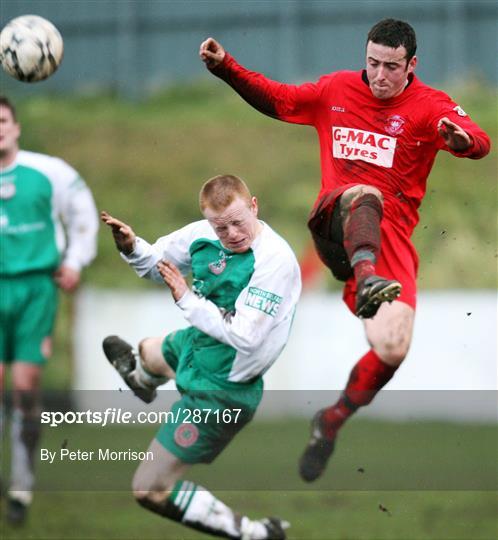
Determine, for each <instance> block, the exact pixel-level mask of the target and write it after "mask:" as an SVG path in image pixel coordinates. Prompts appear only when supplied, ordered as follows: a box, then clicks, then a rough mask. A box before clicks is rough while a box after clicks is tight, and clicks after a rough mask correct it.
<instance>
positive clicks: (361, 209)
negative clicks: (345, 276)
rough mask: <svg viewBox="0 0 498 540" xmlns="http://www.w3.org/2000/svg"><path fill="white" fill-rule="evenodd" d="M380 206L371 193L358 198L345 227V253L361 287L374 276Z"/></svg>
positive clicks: (378, 242)
mask: <svg viewBox="0 0 498 540" xmlns="http://www.w3.org/2000/svg"><path fill="white" fill-rule="evenodd" d="M382 213H383V208H382V203H381V202H380V200H379V199H378V198H377V197H376V196H375V195H373V194H372V193H366V194H364V195H362V196H361V197H358V198H357V199H356V200H355V201H354V202H353V204H352V205H351V208H350V209H349V215H348V218H347V220H346V222H345V225H344V249H345V250H346V253H347V254H348V257H349V262H350V263H351V266H352V267H353V270H354V275H355V278H356V282H357V283H360V282H361V281H363V280H364V279H365V278H367V277H368V276H371V275H373V274H375V262H376V260H377V255H378V254H379V252H380V241H381V238H380V222H381V219H382Z"/></svg>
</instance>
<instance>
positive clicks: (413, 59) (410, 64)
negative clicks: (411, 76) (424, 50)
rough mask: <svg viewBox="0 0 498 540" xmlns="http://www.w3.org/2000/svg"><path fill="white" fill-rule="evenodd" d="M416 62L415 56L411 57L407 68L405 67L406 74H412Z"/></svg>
mask: <svg viewBox="0 0 498 540" xmlns="http://www.w3.org/2000/svg"><path fill="white" fill-rule="evenodd" d="M417 62H418V58H417V57H416V56H413V57H412V58H410V61H409V62H408V66H406V67H407V70H408V73H412V71H414V70H415V68H416V66H417Z"/></svg>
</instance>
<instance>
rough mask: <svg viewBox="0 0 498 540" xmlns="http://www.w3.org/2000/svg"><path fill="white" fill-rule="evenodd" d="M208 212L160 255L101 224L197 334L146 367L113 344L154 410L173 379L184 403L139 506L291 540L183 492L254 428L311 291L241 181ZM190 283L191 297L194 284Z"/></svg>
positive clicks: (230, 531) (131, 382)
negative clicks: (301, 301)
mask: <svg viewBox="0 0 498 540" xmlns="http://www.w3.org/2000/svg"><path fill="white" fill-rule="evenodd" d="M200 205H201V211H202V213H203V214H204V217H205V218H206V219H205V220H203V221H198V222H195V223H191V224H190V225H187V226H186V227H184V228H182V229H180V230H178V231H175V232H173V233H171V234H169V235H167V236H164V237H162V238H159V239H158V240H157V242H156V243H155V244H153V245H150V244H148V243H147V242H146V241H145V240H143V239H141V238H138V237H136V236H135V234H134V232H133V231H132V229H131V228H130V227H129V226H128V225H126V224H124V223H122V222H121V221H119V220H117V219H115V218H113V217H112V216H110V215H109V214H107V213H106V212H103V213H102V219H103V221H104V222H105V223H106V224H107V225H109V226H110V227H111V228H112V231H113V235H114V239H115V242H116V244H117V247H118V249H119V250H120V251H121V254H122V257H123V258H124V259H125V260H126V261H127V262H128V263H129V264H130V265H131V266H132V267H133V268H134V269H135V271H136V272H137V274H138V275H139V276H140V277H147V278H150V279H153V280H155V281H158V282H161V283H163V282H164V283H166V284H167V285H168V287H169V288H170V290H171V292H172V295H173V298H174V299H175V301H176V304H177V306H178V307H179V308H180V309H181V310H182V311H183V313H184V316H185V318H186V319H187V320H188V321H189V322H190V324H191V326H190V327H188V328H186V329H184V330H179V331H177V332H173V333H171V334H169V335H168V336H166V338H164V339H163V338H157V337H155V338H147V339H144V340H143V341H141V342H140V344H139V355H138V357H135V355H134V354H133V352H132V347H131V346H130V345H128V344H127V343H126V342H125V341H123V340H121V339H120V338H118V337H117V336H109V337H108V338H106V339H105V340H104V352H105V354H106V356H107V358H108V359H109V360H110V361H111V363H112V364H113V365H114V367H115V368H116V369H117V370H118V372H119V373H120V374H121V376H122V377H123V378H124V380H125V382H126V383H127V384H128V386H129V387H130V388H132V390H133V391H134V392H135V394H136V395H138V396H139V397H141V398H142V399H143V400H144V401H146V402H150V401H152V399H154V397H155V395H156V390H155V389H156V387H157V386H158V385H160V384H162V383H164V382H165V381H166V380H167V379H168V378H173V377H174V378H175V379H176V385H177V388H178V389H179V391H180V393H181V395H182V397H181V399H180V400H179V401H178V402H177V403H175V404H174V405H173V408H172V411H173V412H174V413H175V417H177V418H178V421H177V422H171V423H166V424H164V425H163V426H162V427H161V428H160V430H159V432H158V433H157V435H156V438H155V439H154V440H153V441H152V443H151V445H150V447H149V450H151V451H152V452H153V454H154V459H153V460H150V461H149V460H146V461H144V462H142V463H141V464H140V466H139V468H138V470H137V472H136V474H135V477H134V480H133V491H134V495H135V497H136V499H137V501H138V502H139V503H140V504H141V505H142V506H144V507H145V508H147V509H149V510H152V511H153V512H156V513H158V514H160V515H162V516H164V517H166V518H169V519H172V520H175V521H178V522H180V523H183V524H184V525H186V526H188V527H191V528H194V529H197V530H201V531H205V532H208V533H210V534H213V535H215V536H222V537H225V538H234V539H247V540H263V539H280V538H285V528H286V526H287V525H288V524H286V523H285V522H283V521H281V520H279V519H277V518H267V519H262V520H251V519H249V518H248V517H246V516H241V515H237V514H235V513H234V512H233V511H232V510H231V509H230V508H229V507H228V506H226V505H225V504H223V503H222V502H221V501H219V500H218V499H216V498H215V497H214V496H213V495H212V494H211V493H210V492H209V491H206V490H205V489H204V488H200V487H199V486H196V485H195V484H194V483H192V482H188V481H184V480H182V478H183V476H184V474H185V472H186V470H187V468H188V466H189V465H190V464H194V463H210V462H212V461H213V460H214V459H215V458H216V456H217V455H218V454H219V453H220V452H221V451H222V450H223V449H224V448H225V447H226V446H227V444H228V443H229V442H230V441H231V439H232V438H233V437H234V436H235V435H236V434H237V433H238V432H239V431H240V430H241V429H242V428H243V427H244V426H245V425H246V424H247V423H248V422H249V421H250V420H251V419H252V417H253V415H254V413H255V411H256V409H257V407H258V405H259V402H260V400H261V397H262V393H263V380H262V375H263V374H264V373H265V371H266V370H267V369H268V368H269V367H270V366H271V365H272V364H273V362H274V361H275V360H276V359H277V357H278V355H279V354H280V352H281V351H282V349H283V348H284V346H285V344H286V342H287V339H288V336H289V332H290V328H291V324H292V319H293V316H294V311H295V306H296V303H297V300H298V298H299V294H300V291H301V277H300V272H299V266H298V263H297V261H296V258H295V256H294V253H293V252H292V250H291V248H290V247H289V245H288V244H287V243H286V242H285V240H283V238H281V237H280V236H279V235H278V234H276V233H275V232H274V231H273V230H272V229H271V228H270V227H269V226H268V225H267V224H266V223H263V222H262V221H259V220H258V219H257V213H258V206H257V201H256V198H255V197H251V195H250V193H249V190H248V189H247V186H246V185H245V184H244V183H243V182H242V180H240V179H239V178H237V177H236V176H232V175H224V176H217V177H215V178H212V179H211V180H209V181H208V182H206V184H204V186H203V188H202V190H201V197H200ZM190 272H191V273H192V276H193V285H192V290H190V289H189V288H188V286H187V284H186V282H185V279H184V277H183V276H184V275H187V274H188V273H190ZM196 410H197V411H199V410H201V411H203V412H202V413H199V412H196ZM223 414H224V415H225V417H224V419H222V417H223ZM194 415H197V416H198V418H197V419H196V418H194Z"/></svg>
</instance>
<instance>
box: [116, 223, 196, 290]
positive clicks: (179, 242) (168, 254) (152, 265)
mask: <svg viewBox="0 0 498 540" xmlns="http://www.w3.org/2000/svg"><path fill="white" fill-rule="evenodd" d="M195 225H196V223H191V224H190V225H187V226H186V227H183V228H182V229H179V230H178V231H175V232H172V233H171V234H168V235H166V236H162V237H161V238H159V239H158V240H156V242H155V243H154V244H152V245H151V244H149V243H148V242H147V241H146V240H144V239H143V238H140V237H137V239H136V244H135V249H134V250H133V252H132V253H131V254H130V255H125V254H124V253H121V257H122V258H123V259H124V260H125V261H126V262H127V263H128V264H129V265H130V266H131V267H132V268H133V269H134V270H135V272H136V273H137V275H138V276H139V277H145V278H147V279H151V280H153V281H156V282H157V283H164V280H163V278H162V276H161V274H160V273H159V272H158V270H157V268H156V265H157V263H158V262H159V261H161V260H166V261H169V262H172V263H173V264H174V265H175V266H176V267H177V268H178V269H179V270H180V272H181V273H182V274H183V275H184V276H186V275H187V274H188V273H189V272H190V268H191V257H190V250H189V248H190V244H191V239H192V231H193V229H194V228H195Z"/></svg>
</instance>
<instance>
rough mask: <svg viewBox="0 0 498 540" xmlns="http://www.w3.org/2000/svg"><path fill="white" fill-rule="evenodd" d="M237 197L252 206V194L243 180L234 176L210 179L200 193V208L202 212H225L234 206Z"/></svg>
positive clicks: (223, 175)
mask: <svg viewBox="0 0 498 540" xmlns="http://www.w3.org/2000/svg"><path fill="white" fill-rule="evenodd" d="M236 197H240V198H241V199H242V200H244V201H246V202H247V204H248V205H250V204H251V200H252V197H251V192H250V191H249V188H248V187H247V185H246V183H245V182H244V180H242V178H239V177H238V176H235V175H233V174H220V175H218V176H214V177H213V178H210V179H209V180H208V181H207V182H205V183H204V185H203V186H202V188H201V192H200V193H199V206H200V208H201V212H203V211H204V210H205V209H206V208H210V209H211V210H214V211H216V212H218V211H220V210H224V209H225V208H227V207H228V206H230V205H231V204H232V202H233V201H234V199H235V198H236Z"/></svg>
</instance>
